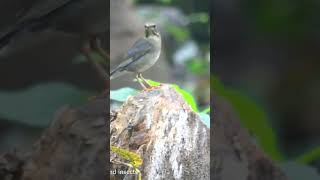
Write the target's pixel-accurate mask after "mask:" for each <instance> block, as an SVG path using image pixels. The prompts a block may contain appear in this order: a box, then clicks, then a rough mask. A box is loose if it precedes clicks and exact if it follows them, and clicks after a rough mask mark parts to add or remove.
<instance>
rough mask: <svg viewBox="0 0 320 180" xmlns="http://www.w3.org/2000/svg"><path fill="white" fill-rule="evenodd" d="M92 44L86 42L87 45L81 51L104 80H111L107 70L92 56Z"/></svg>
mask: <svg viewBox="0 0 320 180" xmlns="http://www.w3.org/2000/svg"><path fill="white" fill-rule="evenodd" d="M91 51H92V49H91V46H90V43H85V45H84V46H83V48H82V49H81V52H82V53H83V55H84V56H85V57H86V60H87V61H88V63H89V64H91V65H92V66H93V67H94V68H95V70H96V71H97V72H98V74H99V76H100V77H101V78H102V79H103V80H104V81H107V80H109V78H108V75H107V73H106V71H105V70H104V69H103V68H102V67H101V66H100V64H98V63H97V62H96V61H95V60H94V59H93V58H92V56H91V54H90V53H91Z"/></svg>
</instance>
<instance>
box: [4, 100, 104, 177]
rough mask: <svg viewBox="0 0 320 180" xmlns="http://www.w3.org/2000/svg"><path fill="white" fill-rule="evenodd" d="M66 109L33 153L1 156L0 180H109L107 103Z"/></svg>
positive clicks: (57, 117) (101, 101)
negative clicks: (107, 167)
mask: <svg viewBox="0 0 320 180" xmlns="http://www.w3.org/2000/svg"><path fill="white" fill-rule="evenodd" d="M105 99H106V98H105V97H104V98H103V99H100V98H99V99H95V100H92V101H91V102H90V103H88V104H87V105H84V106H82V107H79V108H63V109H62V110H61V111H60V112H59V113H57V116H56V118H55V119H54V121H53V122H52V123H51V125H50V127H49V128H48V129H47V130H45V131H44V133H43V135H42V137H41V138H40V140H39V141H38V143H37V144H35V147H34V151H33V152H31V153H27V154H26V153H25V152H21V153H18V152H14V153H7V154H5V155H3V156H0V180H2V179H3V180H65V179H68V180H89V179H106V175H107V170H106V165H107V158H106V151H107V147H108V146H107V141H106V135H107V128H106V116H107V110H106V107H107V105H106V101H105Z"/></svg>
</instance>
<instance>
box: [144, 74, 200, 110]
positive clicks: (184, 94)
mask: <svg viewBox="0 0 320 180" xmlns="http://www.w3.org/2000/svg"><path fill="white" fill-rule="evenodd" d="M147 82H148V83H149V84H150V85H152V86H159V85H160V84H161V83H159V82H156V81H153V80H150V79H148V80H147ZM171 86H172V87H173V88H174V89H175V90H176V91H177V92H178V93H179V94H180V95H181V96H182V97H183V99H184V100H185V101H186V102H187V103H188V104H189V105H190V107H191V109H192V110H193V111H194V112H199V110H198V107H197V103H196V101H195V98H194V97H193V96H192V95H191V93H189V92H188V91H186V90H184V89H181V88H180V87H179V86H178V85H176V84H171Z"/></svg>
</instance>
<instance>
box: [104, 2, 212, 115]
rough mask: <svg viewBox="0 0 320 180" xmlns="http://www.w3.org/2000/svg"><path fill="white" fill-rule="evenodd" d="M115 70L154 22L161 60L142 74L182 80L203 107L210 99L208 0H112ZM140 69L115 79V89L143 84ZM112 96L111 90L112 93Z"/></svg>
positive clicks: (112, 66)
mask: <svg viewBox="0 0 320 180" xmlns="http://www.w3.org/2000/svg"><path fill="white" fill-rule="evenodd" d="M110 6H111V8H110V56H111V69H113V68H115V67H116V66H117V65H118V64H119V63H120V62H121V61H122V60H123V59H122V57H123V56H124V55H125V53H126V51H127V50H128V49H129V48H130V47H131V46H132V45H133V43H134V42H135V41H136V40H137V39H138V38H140V37H142V36H144V23H145V22H154V23H156V24H157V28H158V30H159V31H160V33H161V37H162V52H161V55H160V58H159V60H158V61H157V63H156V64H155V65H154V66H153V67H152V68H150V69H149V70H147V71H145V72H144V73H143V76H144V77H145V78H146V79H151V80H154V81H157V82H162V83H172V84H177V85H179V86H180V87H181V88H183V89H185V90H187V91H188V92H189V93H191V94H192V95H193V97H194V98H195V101H196V103H197V106H198V108H199V109H200V110H203V109H204V108H206V107H208V106H209V104H210V102H209V101H210V100H209V99H210V98H209V97H210V80H209V74H210V66H209V65H210V23H209V21H210V20H209V0H204V1H201V3H199V1H196V0H111V1H110ZM134 78H135V74H131V75H125V76H122V77H119V78H117V79H114V80H112V81H111V82H110V84H111V90H118V89H120V88H124V87H131V88H135V89H141V87H140V85H139V83H138V82H134V81H133V79H134ZM111 98H112V95H111Z"/></svg>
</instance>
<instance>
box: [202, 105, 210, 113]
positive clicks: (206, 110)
mask: <svg viewBox="0 0 320 180" xmlns="http://www.w3.org/2000/svg"><path fill="white" fill-rule="evenodd" d="M209 112H210V106H209V107H207V108H206V109H204V110H203V111H202V112H201V113H205V114H207V113H209Z"/></svg>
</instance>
